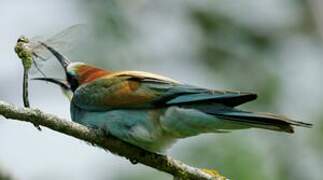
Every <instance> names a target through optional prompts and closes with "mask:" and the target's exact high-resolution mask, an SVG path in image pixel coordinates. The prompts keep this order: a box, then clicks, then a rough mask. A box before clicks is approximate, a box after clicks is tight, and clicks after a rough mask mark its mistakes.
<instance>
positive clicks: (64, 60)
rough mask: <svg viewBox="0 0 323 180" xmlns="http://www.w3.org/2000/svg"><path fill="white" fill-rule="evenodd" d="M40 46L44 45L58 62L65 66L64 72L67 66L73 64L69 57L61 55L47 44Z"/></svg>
mask: <svg viewBox="0 0 323 180" xmlns="http://www.w3.org/2000/svg"><path fill="white" fill-rule="evenodd" d="M40 44H41V45H43V46H44V47H45V48H47V49H48V50H49V51H50V52H51V53H52V54H53V55H54V56H55V57H56V58H57V60H58V61H59V63H61V65H62V66H63V68H64V70H65V71H66V69H67V66H68V65H69V64H70V63H71V61H70V60H69V59H68V58H67V57H65V56H63V55H62V54H61V53H59V52H58V51H56V50H55V49H54V48H52V47H50V46H48V45H47V44H45V43H43V42H40ZM36 79H37V78H36ZM37 80H40V79H39V78H38V79H37ZM45 81H46V80H45Z"/></svg>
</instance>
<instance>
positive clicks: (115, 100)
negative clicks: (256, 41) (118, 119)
mask: <svg viewBox="0 0 323 180" xmlns="http://www.w3.org/2000/svg"><path fill="white" fill-rule="evenodd" d="M256 97H257V96H256V94H254V93H242V92H237V91H217V90H209V89H203V88H198V87H195V86H191V85H186V84H181V83H177V82H173V81H167V80H165V79H158V78H154V77H143V76H140V77H138V76H131V75H129V74H127V75H122V76H113V77H105V78H101V79H98V80H96V81H93V82H91V83H88V84H85V85H82V86H80V87H79V88H78V89H77V90H76V91H75V93H74V97H73V100H72V101H73V103H74V104H75V105H77V106H78V107H80V108H84V109H87V110H92V111H104V110H109V109H127V108H137V109H138V108H158V107H167V106H172V105H191V104H195V103H205V102H212V103H221V104H224V105H226V106H230V107H234V106H237V105H240V104H243V103H245V102H247V101H251V100H254V99H256Z"/></svg>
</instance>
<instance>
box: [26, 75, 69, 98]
mask: <svg viewBox="0 0 323 180" xmlns="http://www.w3.org/2000/svg"><path fill="white" fill-rule="evenodd" d="M31 80H38V81H46V82H50V83H53V84H56V85H59V86H60V87H61V89H62V91H63V94H64V95H65V96H66V97H67V98H68V99H69V100H70V101H71V100H72V97H73V92H72V90H71V88H70V85H69V84H68V83H67V82H66V81H64V80H61V79H55V78H48V77H38V78H32V79H31Z"/></svg>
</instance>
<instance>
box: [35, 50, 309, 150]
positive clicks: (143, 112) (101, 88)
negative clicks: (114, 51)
mask: <svg viewBox="0 0 323 180" xmlns="http://www.w3.org/2000/svg"><path fill="white" fill-rule="evenodd" d="M43 45H44V46H45V47H47V48H48V49H49V51H51V52H52V53H53V54H54V55H55V56H56V58H57V59H58V60H59V62H60V63H61V65H62V66H63V68H64V70H65V72H66V81H61V80H57V79H54V78H38V79H39V80H45V81H49V82H54V83H56V84H59V85H60V86H61V87H62V88H63V90H64V91H65V92H67V91H71V92H72V97H71V107H70V111H71V117H72V120H73V121H75V122H77V123H80V124H83V125H85V126H88V127H91V128H99V129H102V130H103V131H104V132H106V133H107V134H110V135H113V136H115V137H117V138H119V139H121V140H123V141H126V142H128V143H131V144H133V145H136V146H139V147H141V148H143V149H146V150H148V151H152V152H163V151H164V150H165V149H166V148H168V147H169V146H170V145H171V144H173V143H174V142H175V141H176V140H177V139H181V138H186V137H190V136H196V135H198V134H201V133H209V132H214V133H217V132H227V131H231V130H236V129H246V128H262V129H269V130H274V131H282V132H287V133H293V132H294V129H293V126H304V127H310V126H311V124H308V123H303V122H299V121H294V120H291V119H289V118H287V117H285V116H281V115H276V114H271V113H259V112H249V111H243V110H240V109H237V108H236V106H238V105H241V104H243V103H246V102H248V101H251V100H254V99H256V97H257V95H256V94H254V93H248V92H238V91H220V90H210V89H204V88H199V87H196V86H192V85H187V84H183V83H180V82H178V81H176V80H173V79H170V78H167V77H164V76H160V75H157V74H152V73H148V72H140V71H121V72H113V71H107V70H104V69H101V68H97V67H94V66H91V65H87V64H85V63H79V62H77V63H71V62H70V61H69V60H68V59H67V58H66V57H64V56H63V55H61V54H60V53H59V52H57V51H56V50H55V49H53V48H51V47H49V46H47V45H46V44H43Z"/></svg>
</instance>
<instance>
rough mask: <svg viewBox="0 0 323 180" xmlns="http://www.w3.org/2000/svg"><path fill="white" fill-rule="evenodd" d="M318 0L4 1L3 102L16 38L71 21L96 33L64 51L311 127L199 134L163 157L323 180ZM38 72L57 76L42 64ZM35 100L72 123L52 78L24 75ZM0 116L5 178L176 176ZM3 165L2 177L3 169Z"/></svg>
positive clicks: (239, 174) (11, 94)
mask: <svg viewBox="0 0 323 180" xmlns="http://www.w3.org/2000/svg"><path fill="white" fill-rule="evenodd" d="M322 9H323V1H320V0H284V1H280V0H262V1H257V0H249V1H243V0H195V1H194V0H163V1H149V0H119V1H117V0H115V1H111V0H109V1H108V0H107V1H103V0H94V1H76V0H72V1H63V0H57V1H49V0H25V1H18V0H1V1H0V27H1V29H0V39H1V42H0V52H1V71H0V82H1V85H0V99H1V100H5V101H9V102H11V103H14V104H16V105H22V98H21V78H22V67H21V65H20V61H19V59H18V58H17V57H16V55H15V54H14V51H13V46H14V44H15V42H16V39H17V38H18V37H19V36H20V35H21V34H25V35H27V36H28V37H31V36H37V35H45V36H49V35H50V34H55V33H57V32H59V31H60V30H62V29H64V28H66V27H68V26H70V25H73V24H78V23H86V24H88V25H90V26H91V28H92V30H93V31H92V38H91V39H89V40H87V41H86V43H84V44H81V45H80V46H79V47H78V48H77V49H75V50H74V51H71V52H69V53H67V54H66V55H68V56H69V57H71V58H72V59H76V60H81V61H84V62H86V63H90V64H95V65H97V66H101V67H104V68H106V69H112V70H144V71H150V72H154V73H159V74H162V75H166V76H169V77H172V78H174V79H177V80H180V81H182V82H185V83H189V84H193V85H198V86H203V87H207V88H216V89H234V90H241V91H253V92H257V93H258V94H259V98H258V100H256V101H254V102H251V103H249V104H247V105H244V106H242V108H244V109H252V110H255V111H268V112H276V113H280V114H285V115H288V116H289V117H291V118H292V119H296V120H302V121H305V122H311V123H313V124H314V127H313V128H312V129H305V128H297V129H296V133H295V134H293V135H287V134H283V133H277V132H269V131H265V130H256V129H252V130H242V131H235V132H233V133H228V134H206V135H200V136H197V137H193V138H189V139H184V140H181V141H179V142H178V143H177V144H176V145H175V146H174V147H173V148H172V149H171V150H170V151H169V154H170V155H171V156H173V157H174V158H176V159H179V160H182V161H184V162H185V163H187V164H189V165H192V166H195V167H200V168H210V169H217V170H219V171H220V173H221V174H223V175H225V176H226V177H229V178H231V179H243V180H245V179H248V180H253V179H255V180H259V179H261V180H277V179H285V180H298V179H299V180H303V179H311V180H320V179H322V177H323V173H322V169H323V141H322V139H321V137H322V136H323V113H322V107H321V104H322V103H323V95H322V93H321V89H322V88H323V72H322V69H323V59H322V57H323V51H322V50H323V49H322V37H323V11H322ZM48 64H49V65H48V66H46V67H44V68H45V71H46V72H47V73H49V74H50V75H53V76H56V77H57V76H60V77H63V75H62V72H60V71H59V70H58V69H59V68H58V67H59V66H57V65H56V64H55V62H49V63H48ZM30 86H31V87H30V88H31V89H30V91H31V95H30V101H31V104H32V106H33V107H38V108H40V109H42V110H44V111H47V112H51V113H55V114H57V115H59V116H61V117H65V118H69V104H68V101H67V100H66V99H65V98H64V97H63V96H62V95H61V92H60V90H59V89H58V88H57V87H55V86H52V85H49V84H45V83H40V82H31V85H30ZM43 129H44V130H43V132H38V131H37V130H36V129H35V128H33V127H32V125H30V124H26V123H21V122H14V121H7V120H4V119H3V118H0V169H1V170H0V179H2V178H1V177H2V174H4V175H3V176H4V177H7V176H10V177H11V178H12V179H33V180H34V179H78V180H80V179H84V180H85V179H115V180H124V179H132V180H133V179H138V180H139V179H140V180H141V179H154V180H158V179H171V176H169V175H166V174H164V173H161V172H158V171H156V170H154V169H151V168H148V167H145V166H142V165H132V164H130V163H129V162H128V161H126V160H125V159H123V158H120V157H116V156H114V155H112V154H110V153H107V152H104V151H102V150H99V149H97V148H94V147H91V146H88V145H87V144H85V143H83V142H80V141H79V140H76V139H73V138H70V137H67V136H65V135H61V134H58V133H55V132H53V131H51V130H48V129H45V128H43ZM2 172H3V173H2Z"/></svg>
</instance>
